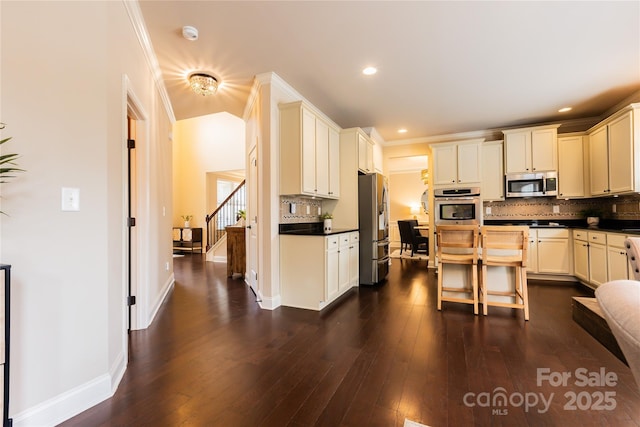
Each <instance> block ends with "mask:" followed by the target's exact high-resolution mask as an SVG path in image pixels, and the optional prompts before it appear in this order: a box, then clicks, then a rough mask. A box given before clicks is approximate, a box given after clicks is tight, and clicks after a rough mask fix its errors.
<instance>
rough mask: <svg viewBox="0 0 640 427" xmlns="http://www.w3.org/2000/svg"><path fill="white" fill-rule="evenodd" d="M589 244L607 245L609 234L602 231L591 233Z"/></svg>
mask: <svg viewBox="0 0 640 427" xmlns="http://www.w3.org/2000/svg"><path fill="white" fill-rule="evenodd" d="M588 235H589V243H599V244H601V245H606V244H607V233H602V232H600V231H589V233H588Z"/></svg>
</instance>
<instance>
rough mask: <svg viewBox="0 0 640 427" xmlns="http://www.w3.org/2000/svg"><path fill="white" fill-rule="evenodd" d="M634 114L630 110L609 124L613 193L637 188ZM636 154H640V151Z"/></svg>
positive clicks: (610, 169)
mask: <svg viewBox="0 0 640 427" xmlns="http://www.w3.org/2000/svg"><path fill="white" fill-rule="evenodd" d="M632 115H633V112H631V111H629V112H627V113H626V114H624V115H623V116H621V117H619V118H617V119H615V120H613V121H612V122H611V123H610V124H609V125H608V127H609V134H608V136H609V144H608V147H609V190H610V192H611V193H613V194H619V193H625V192H630V191H633V190H634V188H635V186H634V179H633V178H634V177H633V175H634V167H633V165H634V158H633V156H634V147H633V126H632ZM636 154H637V155H639V156H640V153H636ZM638 172H640V171H638Z"/></svg>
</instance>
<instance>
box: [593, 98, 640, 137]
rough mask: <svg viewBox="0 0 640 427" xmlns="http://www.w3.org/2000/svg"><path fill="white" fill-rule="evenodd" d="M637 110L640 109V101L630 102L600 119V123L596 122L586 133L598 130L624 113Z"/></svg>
mask: <svg viewBox="0 0 640 427" xmlns="http://www.w3.org/2000/svg"><path fill="white" fill-rule="evenodd" d="M635 110H640V102H636V103H634V104H629V105H627V106H626V107H624V108H621V109H620V110H618V111H616V112H615V113H613V114H611V115H610V116H607V118H605V119H603V120H600V121H599V122H598V123H596V124H595V125H593V126H591V127H590V128H589V129H587V131H586V133H587V134H591V133H592V132H593V131H596V130H598V129H599V128H601V127H603V126H606V125H608V124H609V123H611V122H612V121H614V120H616V119H617V118H619V117H621V116H623V115H624V114H626V113H628V112H629V111H635Z"/></svg>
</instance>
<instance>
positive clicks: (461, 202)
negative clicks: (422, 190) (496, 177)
mask: <svg viewBox="0 0 640 427" xmlns="http://www.w3.org/2000/svg"><path fill="white" fill-rule="evenodd" d="M433 201H434V211H435V223H436V225H438V224H478V225H481V224H482V202H481V199H480V188H479V187H468V188H439V189H438V188H437V189H435V190H434V192H433Z"/></svg>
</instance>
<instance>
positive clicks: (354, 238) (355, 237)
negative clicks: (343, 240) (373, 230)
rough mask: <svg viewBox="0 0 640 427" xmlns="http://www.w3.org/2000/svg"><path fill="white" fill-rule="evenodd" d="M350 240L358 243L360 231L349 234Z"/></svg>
mask: <svg viewBox="0 0 640 427" xmlns="http://www.w3.org/2000/svg"><path fill="white" fill-rule="evenodd" d="M349 241H350V242H351V243H358V242H359V241H360V233H358V232H357V231H356V232H355V233H351V234H350V235H349Z"/></svg>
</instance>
